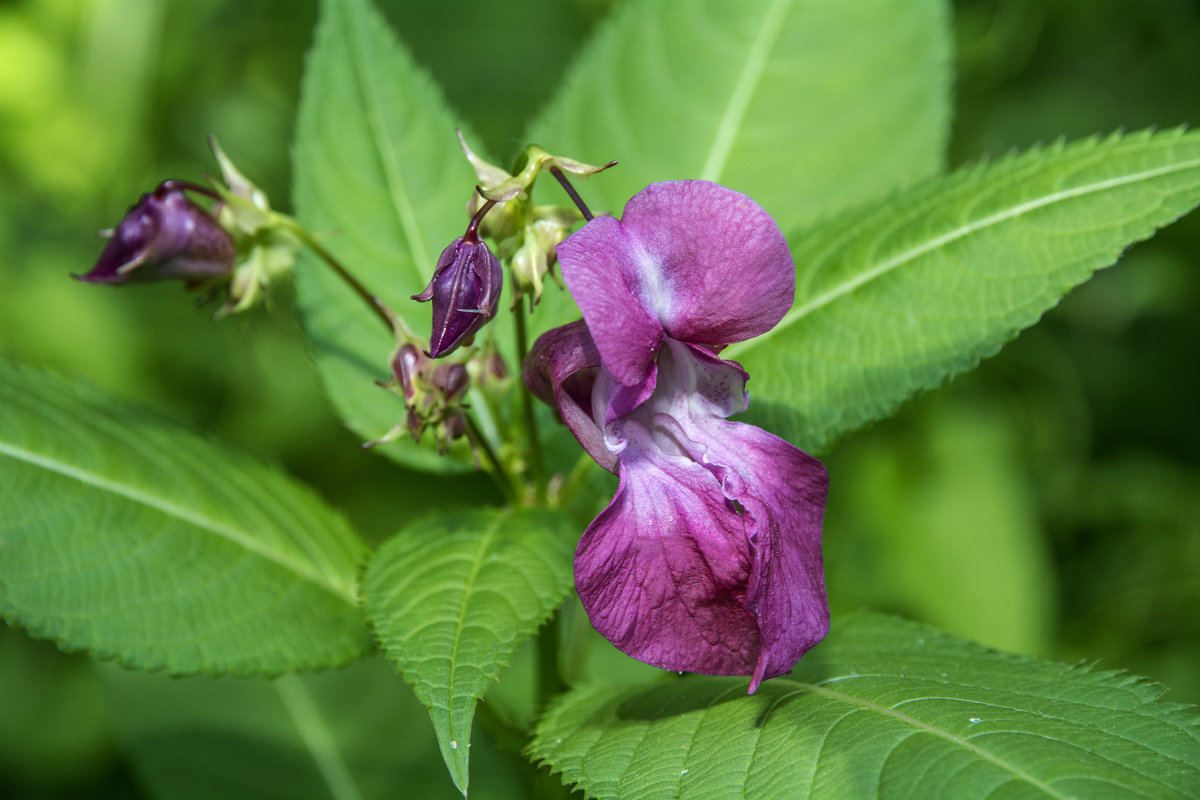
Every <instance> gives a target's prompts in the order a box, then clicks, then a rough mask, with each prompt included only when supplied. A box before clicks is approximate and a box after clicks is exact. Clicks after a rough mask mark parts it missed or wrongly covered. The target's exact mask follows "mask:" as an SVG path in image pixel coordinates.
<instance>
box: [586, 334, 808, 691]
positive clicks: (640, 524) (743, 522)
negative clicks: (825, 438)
mask: <svg viewBox="0 0 1200 800" xmlns="http://www.w3.org/2000/svg"><path fill="white" fill-rule="evenodd" d="M666 345H667V346H666V347H664V348H663V350H662V352H661V353H660V356H659V362H658V367H659V373H658V374H659V380H658V385H657V387H656V389H655V392H654V394H653V395H652V396H651V397H650V399H649V400H648V401H647V402H645V403H644V404H642V405H641V406H640V407H638V408H637V409H636V410H635V411H633V412H632V413H630V414H628V415H627V416H626V417H623V418H622V419H620V420H618V421H617V422H616V423H615V427H618V428H619V429H620V434H621V436H622V437H623V439H624V444H625V447H624V450H623V451H622V452H621V453H620V456H619V468H618V475H619V476H620V479H621V483H620V488H619V489H618V492H617V496H616V497H615V498H614V499H613V502H612V504H611V505H610V506H609V507H608V508H607V509H606V510H605V511H604V512H603V513H602V514H601V515H600V516H599V517H597V518H596V520H595V521H594V522H593V523H592V525H591V526H590V527H589V528H588V531H587V532H586V533H585V534H584V538H583V539H582V540H581V541H580V544H579V548H578V550H577V551H576V561H575V572H576V588H577V589H578V591H579V596H580V599H581V600H582V601H583V603H584V607H585V608H586V609H587V610H588V614H589V617H591V619H592V624H593V625H594V626H595V627H596V629H597V630H599V631H600V632H601V633H602V634H604V635H605V636H606V637H608V638H609V639H610V640H611V641H612V642H613V643H614V644H615V645H616V646H617V647H618V648H620V649H621V650H623V651H624V652H626V653H628V654H629V655H632V656H633V657H635V658H639V659H641V660H644V661H647V662H649V663H652V664H655V665H657V666H661V667H664V668H666V669H674V670H690V671H696V672H704V673H708V674H737V675H750V676H751V683H750V691H751V692H753V691H754V690H755V689H756V688H757V686H758V684H759V682H760V681H762V680H764V679H766V678H771V677H776V676H778V675H783V674H785V673H786V672H788V671H789V670H790V669H791V668H792V666H793V665H794V664H795V663H796V661H798V660H799V659H800V657H801V656H802V655H803V654H804V653H805V652H806V651H807V650H808V649H809V648H811V647H812V646H813V645H814V644H816V643H817V642H818V641H820V640H821V638H822V637H823V636H824V635H825V633H826V632H827V631H828V627H829V610H828V604H827V601H826V597H825V585H824V576H823V565H822V560H821V521H822V517H823V515H824V506H825V494H826V490H827V485H828V478H827V475H826V472H825V468H824V467H823V466H822V465H821V463H820V462H819V461H817V460H816V459H814V458H812V457H811V456H808V455H806V454H805V453H803V452H801V451H800V450H798V449H796V448H795V447H792V446H791V445H790V444H788V443H787V442H785V441H783V440H782V439H780V438H778V437H776V436H773V435H771V434H769V433H767V432H765V431H762V430H760V429H758V428H755V427H754V426H751V425H746V424H743V423H737V422H729V421H727V420H726V419H724V417H725V416H727V415H728V414H730V413H734V412H736V411H740V410H742V409H743V408H744V407H745V373H744V372H743V371H742V369H741V367H740V366H738V365H737V364H734V363H732V362H728V361H722V360H721V359H720V358H718V357H716V356H715V355H713V354H712V353H711V352H709V351H707V350H705V349H704V348H700V347H695V346H693V345H688V344H685V343H682V342H677V341H674V340H671V339H668V340H666ZM697 637H699V638H697Z"/></svg>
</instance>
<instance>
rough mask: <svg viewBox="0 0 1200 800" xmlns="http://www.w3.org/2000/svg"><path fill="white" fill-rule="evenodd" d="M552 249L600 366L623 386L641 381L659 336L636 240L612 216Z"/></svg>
mask: <svg viewBox="0 0 1200 800" xmlns="http://www.w3.org/2000/svg"><path fill="white" fill-rule="evenodd" d="M555 253H556V254H557V256H558V263H559V264H560V265H562V266H561V269H562V274H563V279H564V280H565V281H566V282H567V286H568V288H570V290H571V296H572V297H573V298H575V302H576V303H577V304H578V305H579V309H580V311H582V312H583V318H584V320H586V321H587V324H588V329H589V330H590V331H591V333H592V336H593V337H594V339H595V342H596V347H597V349H598V350H599V351H600V356H601V358H602V359H603V360H604V366H605V367H607V368H608V371H609V372H610V373H612V375H613V377H614V378H616V379H617V380H618V381H619V382H620V383H623V384H625V385H626V386H633V385H637V384H641V383H642V382H644V381H645V379H646V374H647V372H648V371H649V370H650V369H651V367H652V366H653V364H654V356H655V355H656V354H657V353H658V348H659V347H660V346H661V345H662V340H663V336H664V334H663V328H662V323H661V322H659V320H658V317H657V315H656V314H655V312H654V309H653V307H652V306H651V305H649V304H648V303H647V301H646V292H645V289H644V287H643V282H644V277H643V275H642V270H641V264H640V261H639V257H638V252H637V242H635V241H634V240H633V239H632V238H630V236H629V235H628V233H627V232H626V231H625V229H624V228H623V227H622V225H621V223H620V222H618V221H617V220H615V219H613V218H612V217H596V218H595V219H593V220H592V221H591V222H589V223H588V224H587V225H584V226H583V227H582V228H580V229H579V230H578V231H576V232H575V233H573V234H572V235H571V236H569V237H567V238H566V239H565V240H563V241H562V242H560V243H559V244H558V245H557V247H555Z"/></svg>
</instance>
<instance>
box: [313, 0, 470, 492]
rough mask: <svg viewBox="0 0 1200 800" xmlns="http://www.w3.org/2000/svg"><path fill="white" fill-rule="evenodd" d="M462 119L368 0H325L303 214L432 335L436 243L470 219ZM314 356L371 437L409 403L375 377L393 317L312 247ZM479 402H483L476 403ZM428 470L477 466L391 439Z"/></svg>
mask: <svg viewBox="0 0 1200 800" xmlns="http://www.w3.org/2000/svg"><path fill="white" fill-rule="evenodd" d="M456 127H461V123H460V122H458V121H457V120H456V119H455V118H454V117H453V116H452V115H451V114H450V111H449V110H448V109H447V108H446V104H445V102H444V100H443V99H442V96H441V94H440V92H439V91H438V89H437V87H436V86H434V84H433V82H432V81H431V80H430V79H429V76H428V75H426V74H425V72H424V71H422V70H421V69H420V68H419V67H418V66H417V65H416V64H415V63H414V62H413V60H412V58H411V57H410V56H409V54H408V52H407V51H406V50H405V49H404V48H403V47H402V46H401V44H400V43H399V42H398V41H397V40H396V37H395V35H394V34H393V33H392V31H391V29H390V27H389V26H388V24H387V22H386V21H385V20H384V19H383V17H382V16H381V15H380V14H379V13H378V12H377V11H376V10H375V9H374V8H372V7H371V5H370V3H369V2H368V0H325V1H324V2H322V4H321V21H320V23H319V24H318V26H317V31H316V43H315V44H314V46H313V49H312V51H311V52H310V53H309V57H308V65H307V68H306V71H305V77H304V84H303V87H302V92H301V102H300V112H299V120H298V121H297V127H296V146H295V149H294V151H293V164H294V169H295V180H296V192H295V201H296V208H297V212H298V214H299V216H300V220H301V222H303V223H304V225H305V226H306V227H307V228H308V229H309V230H311V231H313V232H315V233H316V234H318V235H319V236H321V237H322V239H323V241H324V244H325V246H326V247H328V249H329V250H330V251H332V252H333V253H334V255H335V256H336V257H337V258H338V259H339V260H341V261H342V262H343V264H344V265H345V266H346V268H347V269H349V270H350V272H352V273H353V274H354V276H355V277H356V278H357V279H358V280H359V281H360V282H361V283H362V284H363V285H364V286H365V287H366V288H367V289H368V290H369V291H370V292H372V293H374V294H375V295H376V296H377V297H379V298H381V299H382V300H383V301H384V302H385V303H386V304H387V305H388V306H389V307H390V308H391V309H392V310H393V311H395V312H396V313H398V314H400V315H401V316H402V317H404V318H405V319H406V320H407V321H408V322H409V323H410V326H411V327H412V329H413V330H414V331H415V332H418V333H419V334H421V335H427V334H428V331H429V306H428V305H427V304H418V303H416V302H415V301H412V300H410V299H409V297H410V296H411V295H414V294H417V293H418V292H420V291H421V290H422V289H424V288H425V284H426V283H428V281H429V278H430V275H432V273H433V267H434V265H435V264H436V263H437V259H438V256H439V255H440V254H441V252H442V249H443V248H444V247H445V246H446V245H448V244H449V243H450V242H451V241H452V240H453V239H454V238H455V237H456V236H461V235H462V233H463V230H464V229H465V228H466V224H467V217H466V204H467V200H468V199H469V198H470V196H471V192H472V190H473V188H474V186H475V183H476V178H475V173H474V172H473V171H472V170H471V168H470V166H469V164H468V163H467V161H466V159H465V158H464V157H463V155H462V151H461V150H460V149H459V145H458V140H457V139H456V138H455V136H454V129H455V128H456ZM298 284H299V296H300V306H301V309H302V311H303V313H304V321H305V327H306V328H307V330H308V332H309V335H310V336H311V337H312V339H313V346H314V348H315V354H316V360H317V368H318V370H319V371H320V373H321V376H322V379H323V380H324V383H325V387H326V391H327V392H328V394H329V396H330V397H331V398H332V400H333V403H334V405H335V407H336V408H337V410H338V412H339V414H340V415H341V416H342V418H343V419H344V420H345V422H346V424H347V425H348V426H349V427H350V429H351V430H353V431H354V432H355V433H357V434H358V435H359V436H361V437H363V440H364V441H373V440H375V439H378V438H379V437H381V436H382V435H383V434H385V433H386V432H387V431H388V430H390V429H391V428H392V427H393V426H394V425H396V424H397V423H398V422H400V421H401V420H402V419H403V416H404V405H403V403H402V402H401V401H400V399H399V398H398V397H397V396H395V395H394V394H392V393H390V392H386V391H384V390H383V389H380V388H378V387H376V386H375V385H374V383H375V381H377V380H387V379H389V378H390V377H391V374H390V365H389V363H388V359H389V357H390V356H391V352H392V350H393V349H394V343H393V339H392V335H391V333H390V331H389V330H388V328H387V327H386V326H385V325H384V324H383V323H382V322H381V320H380V319H379V318H377V317H376V316H375V315H374V314H373V313H372V311H371V309H370V307H369V306H368V305H367V304H366V303H364V302H363V300H362V299H361V298H359V297H358V296H357V295H356V294H354V293H353V292H352V291H350V290H349V289H348V288H347V287H346V286H345V284H343V283H342V282H341V281H340V280H339V279H338V278H337V277H336V276H335V274H334V273H333V272H332V271H331V270H330V269H328V268H327V267H326V266H325V265H324V264H321V263H320V262H318V261H317V260H316V259H314V258H308V259H306V260H305V262H304V264H303V265H302V269H301V270H300V274H299V276H298ZM478 410H482V409H478ZM383 451H384V452H386V453H388V454H389V455H391V456H392V457H394V458H396V459H397V460H398V461H400V462H402V463H405V464H408V465H410V466H414V467H418V468H420V469H425V470H430V471H465V470H469V469H470V468H471V458H470V453H469V449H468V448H467V446H466V444H465V443H462V442H460V445H459V446H458V447H456V448H455V454H456V455H457V456H459V457H457V458H445V457H440V456H438V454H437V453H436V451H435V450H434V449H432V442H430V441H427V442H426V446H425V447H417V446H415V445H413V443H412V442H411V441H410V440H409V439H408V437H407V436H404V437H401V438H400V440H398V441H397V442H395V443H393V444H389V445H386V446H384V447H383Z"/></svg>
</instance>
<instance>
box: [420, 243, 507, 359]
mask: <svg viewBox="0 0 1200 800" xmlns="http://www.w3.org/2000/svg"><path fill="white" fill-rule="evenodd" d="M471 225H472V227H471V228H470V229H468V231H467V234H466V235H465V236H460V237H459V238H457V239H455V240H454V241H453V242H451V243H450V246H449V247H447V248H446V249H445V250H443V251H442V256H441V258H439V259H438V263H437V267H435V268H434V271H433V278H432V279H430V281H429V285H428V286H426V287H425V291H423V292H421V293H420V294H414V295H413V296H412V299H413V300H419V301H421V302H425V301H426V300H432V301H433V331H432V333H431V334H430V336H429V357H430V358H438V357H439V356H444V355H446V354H448V353H451V352H453V351H454V349H455V348H457V347H458V346H459V345H460V344H462V343H463V342H464V341H465V340H467V339H469V338H470V337H472V336H474V335H475V332H476V331H478V330H479V329H480V328H482V327H483V326H484V325H485V324H486V323H487V321H488V320H490V319H491V318H492V317H494V316H496V308H497V306H498V305H499V303H500V286H501V284H502V283H503V281H504V271H503V270H502V269H501V268H500V262H499V261H498V260H497V259H496V257H495V256H494V255H492V251H491V250H490V249H489V248H488V246H487V245H486V244H484V243H483V242H481V241H479V238H478V236H477V235H476V233H475V226H477V225H478V222H477V221H472V223H471Z"/></svg>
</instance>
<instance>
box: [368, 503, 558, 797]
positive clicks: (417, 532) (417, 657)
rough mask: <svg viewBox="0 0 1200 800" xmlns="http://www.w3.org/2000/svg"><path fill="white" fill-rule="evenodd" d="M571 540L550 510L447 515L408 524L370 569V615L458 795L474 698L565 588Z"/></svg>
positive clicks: (465, 766) (465, 764)
mask: <svg viewBox="0 0 1200 800" xmlns="http://www.w3.org/2000/svg"><path fill="white" fill-rule="evenodd" d="M577 538H578V532H577V531H575V530H574V529H573V528H572V527H571V525H570V523H569V522H568V521H567V520H565V519H564V518H563V516H562V515H561V514H554V513H551V512H548V511H533V510H526V511H505V512H499V511H465V512H448V513H445V514H441V515H436V516H430V517H425V518H423V519H421V520H418V521H416V522H414V523H412V524H411V525H409V526H407V527H405V529H404V530H402V531H401V532H400V533H399V534H397V535H396V536H395V537H394V538H393V539H391V540H390V541H389V542H388V543H387V544H385V545H384V546H383V547H382V548H380V550H379V553H378V554H377V555H376V556H375V558H374V559H372V561H371V564H370V566H369V567H368V569H367V574H366V577H365V578H364V579H363V596H364V602H365V604H366V609H367V615H368V617H369V618H370V619H371V622H372V623H373V624H374V626H375V631H376V633H377V634H378V635H379V639H380V642H382V644H383V648H384V651H385V652H386V653H387V655H388V657H389V658H390V659H392V660H393V661H395V662H396V666H397V667H398V668H399V670H400V671H401V672H402V673H403V675H404V678H405V680H407V681H409V682H410V683H412V684H413V686H414V688H415V690H416V693H417V697H418V698H420V700H421V701H422V702H424V703H425V704H426V705H427V706H429V715H430V718H431V719H432V720H433V727H434V730H435V731H436V732H437V736H438V742H439V743H440V745H441V748H442V758H443V759H444V760H445V762H446V766H447V768H448V769H449V770H450V775H451V777H452V778H453V779H454V783H455V785H456V786H458V788H459V789H460V790H461V791H462V792H463V793H464V794H466V791H467V782H468V760H469V756H470V750H469V748H470V742H471V722H472V719H473V717H474V715H475V705H476V702H477V701H478V700H479V698H480V697H482V696H483V693H484V692H485V691H486V689H487V686H488V683H490V682H491V681H493V680H495V679H496V678H498V677H499V676H500V672H501V671H502V670H503V669H504V667H506V666H508V664H509V663H510V662H511V661H512V658H513V654H514V653H515V652H516V649H517V646H518V645H519V644H520V643H521V642H522V641H524V640H525V639H527V638H528V637H529V636H531V635H533V633H534V632H535V631H536V630H537V629H538V627H539V626H540V625H541V624H542V623H543V622H545V621H546V620H547V619H548V618H549V617H550V615H551V614H552V613H553V612H554V609H555V608H557V607H558V605H559V604H560V603H561V602H562V600H563V598H564V597H565V596H566V594H567V592H568V591H569V590H570V587H571V553H572V552H573V550H574V548H575V540H576V539H577Z"/></svg>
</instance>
